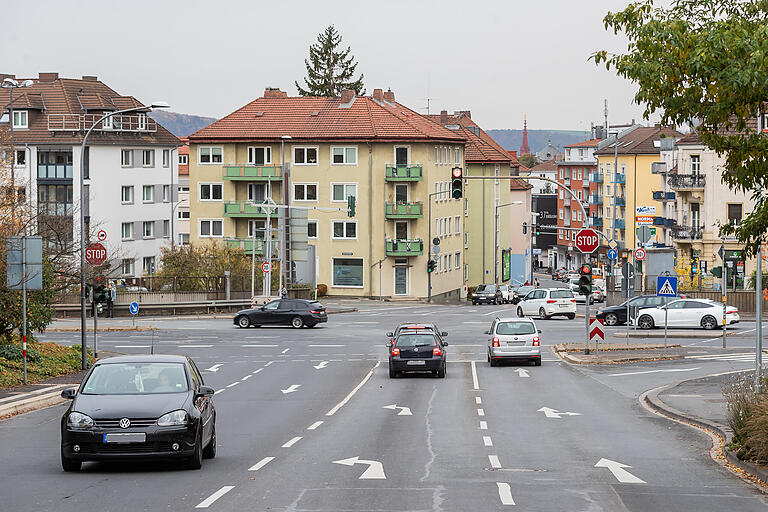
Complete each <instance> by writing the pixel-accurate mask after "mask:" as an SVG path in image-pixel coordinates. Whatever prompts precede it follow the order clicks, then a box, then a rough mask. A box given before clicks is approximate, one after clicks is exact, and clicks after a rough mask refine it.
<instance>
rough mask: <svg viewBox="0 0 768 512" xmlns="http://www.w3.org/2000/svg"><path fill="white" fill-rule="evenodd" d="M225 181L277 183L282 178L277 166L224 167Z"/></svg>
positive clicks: (280, 170)
mask: <svg viewBox="0 0 768 512" xmlns="http://www.w3.org/2000/svg"><path fill="white" fill-rule="evenodd" d="M223 178H224V179H225V180H234V181H279V180H281V179H282V178H283V172H282V169H280V166H279V165H225V166H224V175H223Z"/></svg>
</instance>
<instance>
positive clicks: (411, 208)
mask: <svg viewBox="0 0 768 512" xmlns="http://www.w3.org/2000/svg"><path fill="white" fill-rule="evenodd" d="M422 206H423V205H422V203H421V201H419V202H415V203H387V204H386V209H385V211H384V215H385V217H386V218H388V219H420V218H421V217H423V216H424V209H423V207H422Z"/></svg>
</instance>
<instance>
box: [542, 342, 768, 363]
mask: <svg viewBox="0 0 768 512" xmlns="http://www.w3.org/2000/svg"><path fill="white" fill-rule="evenodd" d="M589 347H590V353H589V355H586V354H584V343H561V344H558V345H555V346H553V347H552V351H553V352H554V353H555V355H557V356H558V357H560V358H561V359H563V360H565V361H567V362H569V363H572V364H617V363H632V362H641V361H663V360H668V359H694V360H695V359H701V358H704V359H706V358H722V357H728V356H734V355H742V354H746V353H749V352H750V349H746V348H743V347H742V348H728V349H722V348H719V347H702V346H694V347H683V346H680V345H677V344H668V345H667V348H664V344H662V343H637V342H634V343H633V342H630V343H600V345H599V347H598V349H595V344H594V343H590V345H589ZM763 352H764V353H766V351H763ZM751 353H754V350H752V352H751Z"/></svg>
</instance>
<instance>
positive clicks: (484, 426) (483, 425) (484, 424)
mask: <svg viewBox="0 0 768 512" xmlns="http://www.w3.org/2000/svg"><path fill="white" fill-rule="evenodd" d="M480 430H488V422H487V421H481V422H480Z"/></svg>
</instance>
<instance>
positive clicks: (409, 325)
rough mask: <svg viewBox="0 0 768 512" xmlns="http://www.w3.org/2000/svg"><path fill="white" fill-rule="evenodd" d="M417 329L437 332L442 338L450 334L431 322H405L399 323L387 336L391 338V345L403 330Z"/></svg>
mask: <svg viewBox="0 0 768 512" xmlns="http://www.w3.org/2000/svg"><path fill="white" fill-rule="evenodd" d="M416 330H422V331H423V330H427V331H432V332H434V333H437V334H439V335H440V337H441V338H444V337H446V336H448V333H447V332H445V331H441V330H440V329H439V328H438V327H437V325H436V324H433V323H430V322H403V323H401V324H400V325H398V326H397V327H396V328H395V330H394V331H392V332H388V333H387V338H389V343H390V345H392V344H394V343H395V338H397V336H398V335H399V334H400V333H401V332H402V331H409V332H413V331H416Z"/></svg>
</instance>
